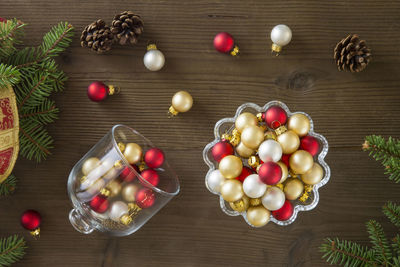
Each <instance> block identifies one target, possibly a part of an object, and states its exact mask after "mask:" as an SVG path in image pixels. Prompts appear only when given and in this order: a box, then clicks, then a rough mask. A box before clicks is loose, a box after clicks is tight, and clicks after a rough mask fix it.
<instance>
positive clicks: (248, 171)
mask: <svg viewBox="0 0 400 267" xmlns="http://www.w3.org/2000/svg"><path fill="white" fill-rule="evenodd" d="M253 173H254V171H253V170H252V169H250V168H249V167H246V166H243V169H242V173H241V174H240V175H239V176H238V177H236V178H235V179H236V180H239V181H241V182H242V183H243V181H244V179H246V178H247V176H249V175H250V174H253Z"/></svg>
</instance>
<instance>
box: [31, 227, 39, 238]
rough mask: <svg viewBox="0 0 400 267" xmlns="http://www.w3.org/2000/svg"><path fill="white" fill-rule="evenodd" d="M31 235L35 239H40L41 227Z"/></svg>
mask: <svg viewBox="0 0 400 267" xmlns="http://www.w3.org/2000/svg"><path fill="white" fill-rule="evenodd" d="M30 234H31V236H33V238H35V239H37V238H39V237H40V227H38V228H36V229H35V230H33V231H31V232H30Z"/></svg>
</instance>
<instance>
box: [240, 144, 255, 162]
mask: <svg viewBox="0 0 400 267" xmlns="http://www.w3.org/2000/svg"><path fill="white" fill-rule="evenodd" d="M236 152H237V153H238V154H239V156H241V157H243V158H248V157H250V156H251V155H253V154H254V153H255V150H254V149H251V148H248V147H247V146H245V145H244V144H243V143H242V142H240V144H239V145H238V146H237V147H236Z"/></svg>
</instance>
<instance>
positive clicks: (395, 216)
mask: <svg viewBox="0 0 400 267" xmlns="http://www.w3.org/2000/svg"><path fill="white" fill-rule="evenodd" d="M383 213H384V214H385V215H386V217H388V218H389V220H390V221H391V222H392V223H393V224H394V225H396V226H397V227H400V206H398V205H396V204H394V203H393V202H391V201H389V202H387V203H386V204H385V206H383Z"/></svg>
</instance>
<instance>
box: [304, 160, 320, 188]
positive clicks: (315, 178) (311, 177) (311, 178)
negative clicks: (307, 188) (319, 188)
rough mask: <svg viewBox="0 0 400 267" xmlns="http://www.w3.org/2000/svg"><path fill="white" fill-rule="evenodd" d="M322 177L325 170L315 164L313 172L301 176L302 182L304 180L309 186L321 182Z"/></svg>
mask: <svg viewBox="0 0 400 267" xmlns="http://www.w3.org/2000/svg"><path fill="white" fill-rule="evenodd" d="M322 176H324V170H323V169H322V167H321V166H320V165H319V164H318V163H315V162H314V164H313V166H312V168H311V170H309V171H308V172H306V173H304V174H302V175H300V177H301V180H303V182H304V183H306V184H309V185H314V184H318V183H319V182H320V181H321V179H322Z"/></svg>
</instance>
